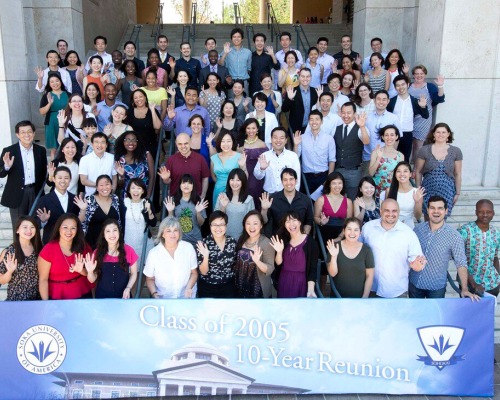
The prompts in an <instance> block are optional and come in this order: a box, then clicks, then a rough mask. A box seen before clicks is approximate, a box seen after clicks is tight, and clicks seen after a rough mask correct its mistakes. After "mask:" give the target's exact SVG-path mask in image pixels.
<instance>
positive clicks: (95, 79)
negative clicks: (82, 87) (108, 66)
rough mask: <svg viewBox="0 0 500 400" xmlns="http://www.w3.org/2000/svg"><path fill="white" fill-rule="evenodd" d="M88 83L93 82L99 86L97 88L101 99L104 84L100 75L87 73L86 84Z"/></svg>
mask: <svg viewBox="0 0 500 400" xmlns="http://www.w3.org/2000/svg"><path fill="white" fill-rule="evenodd" d="M89 83H95V84H96V85H97V86H99V90H100V91H101V99H103V98H104V85H103V84H102V81H101V77H98V78H95V77H93V76H92V75H87V86H88V85H89Z"/></svg>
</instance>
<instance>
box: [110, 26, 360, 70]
mask: <svg viewBox="0 0 500 400" xmlns="http://www.w3.org/2000/svg"><path fill="white" fill-rule="evenodd" d="M234 27H235V25H234V24H199V25H196V38H195V40H194V42H192V47H193V52H192V54H193V57H195V58H200V57H201V56H202V54H205V53H206V49H205V39H206V38H207V37H210V36H211V37H214V38H215V39H216V40H217V50H218V51H219V52H220V51H222V49H223V46H224V43H225V42H228V41H230V38H229V34H230V32H231V29H233V28H234ZM252 27H253V32H254V33H257V32H262V33H264V34H265V35H266V36H267V44H268V45H272V46H273V48H274V50H275V51H278V50H280V45H279V42H278V43H276V39H275V41H274V43H272V42H271V37H270V36H271V33H270V32H271V31H270V30H269V29H268V28H267V24H253V25H252ZM302 27H303V28H304V32H305V34H306V37H307V40H308V41H309V45H310V46H314V45H316V40H317V38H318V37H321V36H325V37H327V38H328V39H329V43H330V44H329V47H328V53H329V54H334V53H336V52H338V51H340V50H341V48H340V38H341V36H342V35H344V34H352V24H338V25H331V24H307V25H302ZM152 28H153V27H152V25H148V24H146V25H143V27H142V29H141V32H140V34H139V40H138V42H139V52H140V54H139V58H141V59H142V60H143V61H144V62H146V59H147V52H148V50H149V49H151V48H152V47H155V46H156V43H155V40H154V38H153V37H151V31H152ZM182 28H183V25H182V24H164V25H162V29H161V34H163V35H166V36H167V37H168V40H169V46H168V50H169V53H171V54H172V55H173V56H174V57H179V45H180V43H181V41H182ZM241 28H242V29H243V31H244V32H245V39H244V42H243V45H244V46H245V47H248V41H247V38H246V35H247V34H246V26H245V25H242V26H241ZM133 29H134V24H130V25H129V26H128V27H127V29H126V30H125V33H124V35H123V38H122V40H121V42H120V45H119V47H118V48H119V49H123V44H124V43H125V42H126V41H127V40H131V36H130V35H131V34H132V31H133ZM280 29H281V31H288V32H290V33H291V34H292V47H294V48H296V47H297V35H296V33H295V28H294V27H293V25H290V24H280ZM251 39H252V38H250V41H251ZM306 46H307V45H306ZM251 48H252V50H253V42H252V46H251ZM300 51H301V52H302V53H304V50H303V49H302V48H301V49H300Z"/></svg>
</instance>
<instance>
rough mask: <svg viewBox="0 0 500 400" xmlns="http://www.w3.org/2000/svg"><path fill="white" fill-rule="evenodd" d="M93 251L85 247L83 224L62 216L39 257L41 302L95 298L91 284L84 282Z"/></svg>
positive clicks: (75, 218)
mask: <svg viewBox="0 0 500 400" xmlns="http://www.w3.org/2000/svg"><path fill="white" fill-rule="evenodd" d="M90 252H92V249H91V248H90V246H89V245H88V244H86V243H85V235H84V233H83V229H82V224H81V222H80V220H79V219H78V217H77V216H76V215H74V214H63V215H61V216H60V217H59V219H58V220H57V222H56V225H55V226H54V230H53V232H52V237H51V239H50V241H49V243H47V244H46V245H45V246H44V247H43V249H42V251H41V252H40V255H39V256H38V275H39V279H40V281H39V290H40V296H41V298H42V300H48V299H51V300H65V299H80V298H92V292H91V289H92V284H91V283H90V282H89V281H88V280H87V279H86V278H85V277H86V276H87V270H86V269H85V265H84V259H85V256H86V255H87V254H88V253H90Z"/></svg>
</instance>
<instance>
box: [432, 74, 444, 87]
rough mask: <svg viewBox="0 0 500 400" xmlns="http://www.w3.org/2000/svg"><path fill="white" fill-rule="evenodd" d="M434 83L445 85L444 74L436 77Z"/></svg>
mask: <svg viewBox="0 0 500 400" xmlns="http://www.w3.org/2000/svg"><path fill="white" fill-rule="evenodd" d="M434 83H435V84H436V85H438V87H439V86H443V85H444V76H443V75H438V76H437V78H436V79H434Z"/></svg>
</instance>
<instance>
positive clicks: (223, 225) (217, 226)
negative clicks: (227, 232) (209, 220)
mask: <svg viewBox="0 0 500 400" xmlns="http://www.w3.org/2000/svg"><path fill="white" fill-rule="evenodd" d="M210 227H211V228H225V227H226V224H211V225H210Z"/></svg>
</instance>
